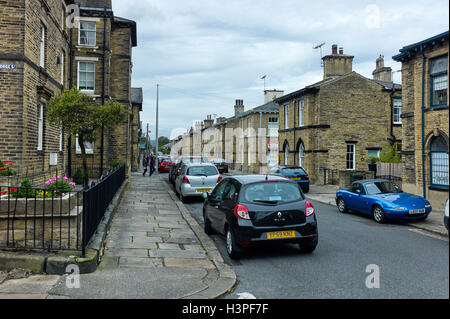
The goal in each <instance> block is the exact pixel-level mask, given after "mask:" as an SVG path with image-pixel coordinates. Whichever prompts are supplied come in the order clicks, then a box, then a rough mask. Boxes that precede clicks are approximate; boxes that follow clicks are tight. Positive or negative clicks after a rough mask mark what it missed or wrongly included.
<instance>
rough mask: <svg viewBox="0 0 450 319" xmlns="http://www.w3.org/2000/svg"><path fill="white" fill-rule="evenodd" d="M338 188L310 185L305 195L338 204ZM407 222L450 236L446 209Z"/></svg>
mask: <svg viewBox="0 0 450 319" xmlns="http://www.w3.org/2000/svg"><path fill="white" fill-rule="evenodd" d="M338 189H339V187H338V186H336V185H310V188H309V193H307V194H305V196H306V198H309V199H311V200H315V201H318V202H321V203H324V204H328V205H332V206H336V200H335V196H336V192H337V190H338ZM406 224H407V225H408V226H411V227H415V228H418V229H422V230H426V231H430V232H433V233H436V234H439V235H441V236H448V231H447V228H445V226H444V211H439V210H437V211H436V210H433V211H432V212H431V213H430V214H429V215H428V218H427V219H426V220H424V221H421V220H417V221H411V222H408V223H406Z"/></svg>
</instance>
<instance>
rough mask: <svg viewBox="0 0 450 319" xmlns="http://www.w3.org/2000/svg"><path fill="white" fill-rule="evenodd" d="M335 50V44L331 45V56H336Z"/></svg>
mask: <svg viewBox="0 0 450 319" xmlns="http://www.w3.org/2000/svg"><path fill="white" fill-rule="evenodd" d="M337 48H338V46H337V44H333V45H332V46H331V54H337Z"/></svg>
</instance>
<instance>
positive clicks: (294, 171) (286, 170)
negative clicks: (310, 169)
mask: <svg viewBox="0 0 450 319" xmlns="http://www.w3.org/2000/svg"><path fill="white" fill-rule="evenodd" d="M282 172H283V174H305V175H306V172H305V171H304V170H303V168H301V167H293V168H291V167H289V168H283V170H282Z"/></svg>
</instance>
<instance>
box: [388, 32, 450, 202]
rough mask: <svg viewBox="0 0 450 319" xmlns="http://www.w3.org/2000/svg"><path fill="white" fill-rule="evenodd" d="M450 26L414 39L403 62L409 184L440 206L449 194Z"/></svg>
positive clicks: (402, 53)
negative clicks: (415, 41)
mask: <svg viewBox="0 0 450 319" xmlns="http://www.w3.org/2000/svg"><path fill="white" fill-rule="evenodd" d="M448 54H449V32H448V31H447V32H444V33H441V34H439V35H436V36H434V37H431V38H429V39H426V40H423V41H420V42H417V43H414V44H411V45H408V46H405V47H403V48H402V49H400V53H399V54H397V55H395V56H394V57H393V59H394V60H396V61H399V62H402V85H403V93H402V95H403V115H402V119H403V131H402V135H403V137H402V140H403V150H402V159H403V170H402V172H403V189H404V190H405V191H407V192H411V193H415V194H418V195H421V196H424V197H426V198H427V199H428V200H429V201H430V202H431V204H432V206H433V208H434V209H442V208H443V207H444V205H445V201H446V200H447V199H448V191H449V171H448V164H449V163H448V151H449V108H448V100H449V93H448V84H449V81H448V66H449V65H448Z"/></svg>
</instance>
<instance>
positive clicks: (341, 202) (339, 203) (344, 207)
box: [337, 197, 348, 214]
mask: <svg viewBox="0 0 450 319" xmlns="http://www.w3.org/2000/svg"><path fill="white" fill-rule="evenodd" d="M337 207H338V210H339V212H340V213H342V214H344V213H347V212H348V209H347V205H345V201H344V199H343V198H342V197H339V198H338V200H337Z"/></svg>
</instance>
